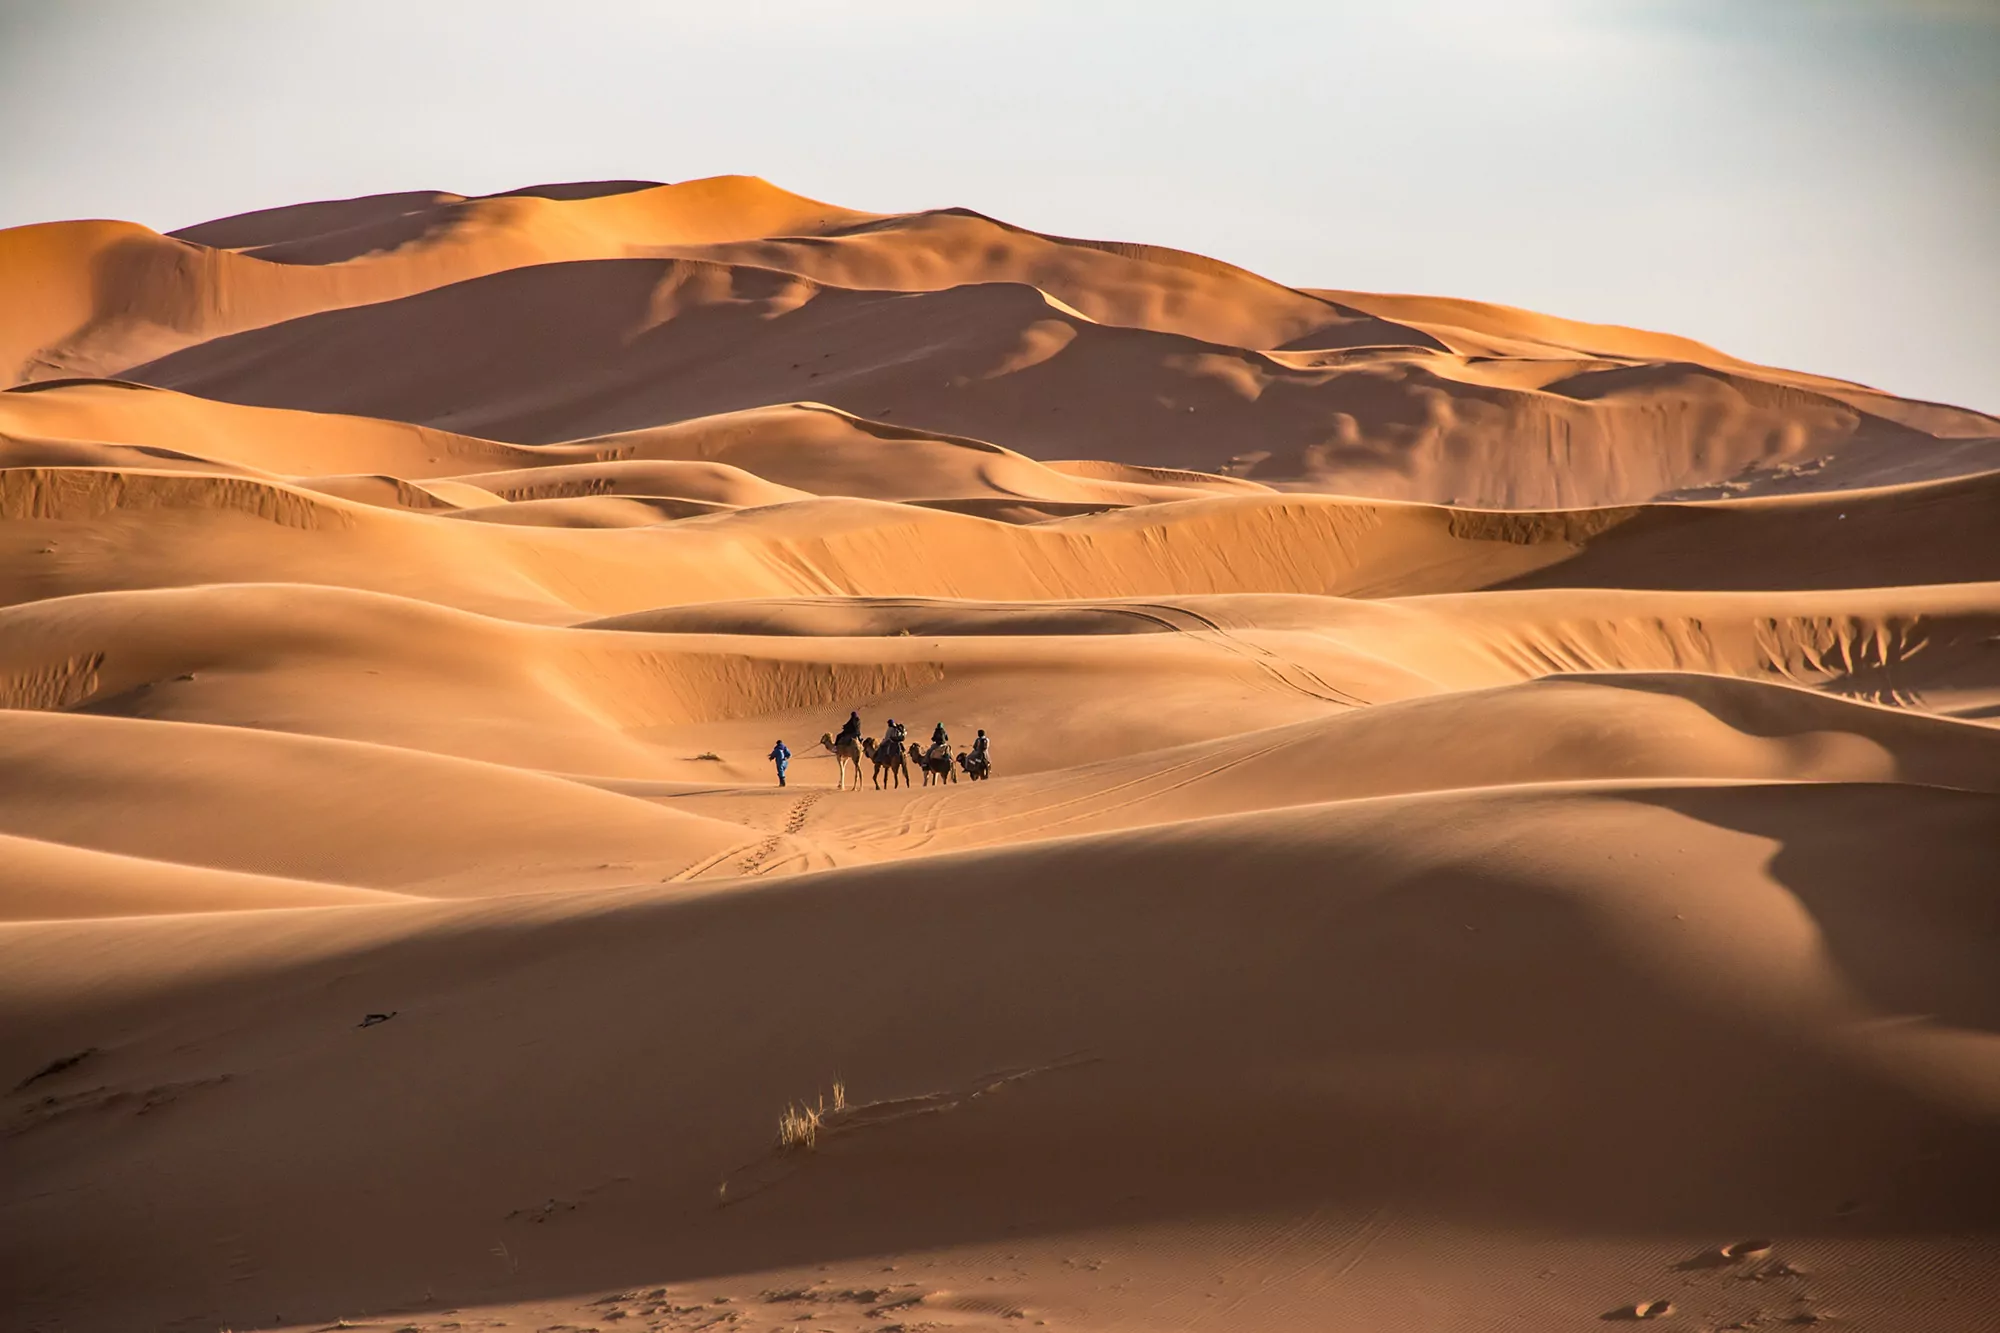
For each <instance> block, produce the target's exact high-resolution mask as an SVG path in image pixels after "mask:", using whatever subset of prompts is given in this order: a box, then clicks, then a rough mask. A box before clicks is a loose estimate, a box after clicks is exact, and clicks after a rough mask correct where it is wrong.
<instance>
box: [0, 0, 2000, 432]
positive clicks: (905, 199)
mask: <svg viewBox="0 0 2000 1333" xmlns="http://www.w3.org/2000/svg"><path fill="white" fill-rule="evenodd" d="M0 126H4V127H5V133H4V134H0V226H14V225H20V224H25V223H32V222H42V221H51V220H56V219H63V218H78V217H113V218H122V219H127V220H131V221H136V222H142V223H145V224H146V225H148V226H152V227H155V228H158V229H160V230H170V229H172V228H175V227H180V226H185V225H187V224H190V223H193V222H196V221H201V220H204V219H208V218H213V217H220V216H226V215H228V214H231V213H237V212H243V211H247V210H250V209H255V208H262V207H270V206H274V205H280V204H287V203H296V202H301V201H304V200H308V199H326V198H340V197H347V196H352V195H357V194H373V193H381V192H386V191H393V190H409V189H437V190H451V191H456V192H458V193H462V194H481V193H490V192H496V191H500V190H506V189H510V188H513V187H516V186H521V185H527V184H535V183H542V182H549V181H560V180H589V179H627V178H632V179H647V180H663V181H674V180H687V179H692V178H695V177H700V176H710V175H718V174H723V173H734V172H741V173H748V174H752V175H758V176H763V177H764V178H766V179H768V180H770V181H772V182H774V183H776V184H778V185H781V186H784V187H785V188H787V189H790V190H795V191H797V192H799V193H801V194H806V195H810V196H813V197H815V198H819V199H825V200H829V201H832V202H835V203H839V204H843V205H847V206H849V207H853V208H861V209H868V210H873V211H880V212H893V211H904V210H909V209H918V208H933V207H946V206H962V207H968V208H974V209H977V210H979V211H980V212H982V213H987V214H990V215H992V216H994V217H998V218H1002V219H1004V220H1006V221H1008V222H1012V223H1016V224H1018V225H1021V226H1026V227H1032V228H1034V229H1036V230H1038V231H1046V232H1053V233H1057V234H1061V235H1070V236H1086V237H1093V238H1101V239H1114V240H1127V241H1144V242H1150V243H1152V244H1156V245H1170V246H1176V247H1179V248H1182V249H1187V250H1194V251H1198V252H1200V253H1204V254H1209V255H1214V256H1216V257H1218V258H1222V259H1227V260H1230V261H1232V262H1234V263H1238V264H1241V265H1244V266H1245V267H1248V268H1251V269H1255V270H1257V271H1258V272H1261V273H1264V274H1266V275H1268V276H1270V277H1273V278H1276V279H1278V280H1279V281H1281V282H1287V283H1292V284H1295V285H1302V286H1322V287H1344V288H1352V289H1360V290H1371V291H1406V292H1424V293H1433V294H1442V295H1450V296H1461V297H1470V298H1474V299H1479V300H1487V301H1498V302H1503V303H1506V304H1510V305H1519V306H1526V307H1529V308H1531V309H1537V310H1544V311H1548V312H1551V313H1554V314H1559V315H1564V316H1568V317H1571V318H1577V319H1589V320H1601V321H1607V322H1612V323H1619V324H1629V325H1635V326H1638V327H1643V328H1651V329H1659V330H1663V331H1667V332H1672V333H1679V334H1684V335H1687V336H1690V337H1694V338H1699V339H1701V340H1702V341H1704V342H1708V343H1711V344H1713V345H1715V346H1717V347H1720V348H1722V349H1723V350H1725V351H1727V352H1730V353H1733V354H1735V355H1738V356H1742V357H1747V358H1749V359H1751V360H1755V361H1762V362H1766V363H1770V364H1775V365H1782V366H1786V367H1790V368H1794V369H1800V370H1808V371H1814V372H1817V373H1820V374H1826V375H1835V376H1839V377H1842V378H1847V379H1854V380H1859V381H1862V382H1864V383H1869V384H1873V385H1876V386H1878V387H1881V388H1885V389H1889V390H1891V391H1893V392H1896V393H1899V394H1904V395H1908V396H1912V397H1918V398H1928V399H1934V400H1938V401H1944V402H1951V403H1956V404H1959V405H1962V406H1968V407H1974V408H1978V409H1982V410H1985V411H1988V412H1996V413H2000V0H1393V2H1392V0H1361V2H1349V0H1315V2H1313V3H1304V2H1301V3H1291V4H1287V3H1276V2H1274V3H1264V4H1259V5H1244V4H1222V3H1210V4H1192V3H1177V2H1176V0H1149V2H1145V3H1121V2H1114V0H1104V2H1102V3H1090V2H1089V0H1050V2H1048V3H1038V2H1037V0H1013V2H1011V3H981V2H976V0H965V2H963V3H950V2H949V0H933V2H932V3H915V2H914V0H878V2H877V3H870V4H861V3H837V2H835V0H791V2H790V3H775V2H770V0H732V2H731V3H727V4H713V3H696V2H694V0H686V2H685V3H669V2H666V0H654V2H652V3H640V2H638V0H631V2H628V3H613V2H611V0H563V3H560V4H550V3H545V2H544V3H514V2H513V0H476V2H475V0H465V2H461V0H338V3H324V2H322V0H283V2H281V3H273V2H270V0H248V2H241V3H239V2H237V0H176V3H172V4H167V3H148V2H143V0H126V2H125V3H118V2H116V0H0Z"/></svg>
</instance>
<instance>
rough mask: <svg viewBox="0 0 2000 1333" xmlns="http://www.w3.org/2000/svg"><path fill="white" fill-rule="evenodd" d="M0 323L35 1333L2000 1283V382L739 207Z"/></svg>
mask: <svg viewBox="0 0 2000 1333" xmlns="http://www.w3.org/2000/svg"><path fill="white" fill-rule="evenodd" d="M0 294H4V295H5V296H6V297H7V299H6V300H5V301H0V370H4V371H6V372H7V374H8V376H9V379H10V382H11V383H12V384H13V387H12V388H9V389H8V390H7V391H6V392H4V393H0V866H4V867H5V873H0V1093H4V1095H5V1097H6V1101H5V1105H4V1107H0V1114H4V1116H5V1121H4V1127H0V1155H4V1158H5V1161H6V1169H5V1170H4V1171H0V1308H4V1309H7V1310H8V1311H10V1317H11V1315H12V1312H15V1311H19V1312H22V1314H21V1316H20V1322H22V1326H23V1327H25V1328H31V1329H37V1330H42V1329H48V1330H53V1329H64V1330H72V1331H75V1330H91V1331H94V1330H105V1331H106V1333H110V1331H111V1330H124V1329H129V1328H185V1329H194V1328H210V1327H215V1328H249V1327H283V1328H296V1329H305V1328H325V1327H329V1326H335V1325H337V1324H339V1323H341V1322H343V1321H344V1322H345V1323H346V1324H348V1325H350V1326H360V1325H364V1324H368V1323H370V1322H371V1321H372V1323H373V1324H374V1325H377V1326H382V1327H388V1328H396V1329H421V1330H425V1333H429V1330H432V1329H438V1330H443V1329H446V1328H454V1327H457V1328H467V1327H474V1326H500V1325H501V1324H502V1323H504V1324H505V1325H507V1326H513V1327H532V1328H558V1327H567V1328H578V1329H581V1328H600V1327H609V1326H610V1325H611V1324H612V1323H614V1322H618V1321H625V1323H624V1324H623V1325H621V1326H629V1327H633V1328H646V1329H648V1330H657V1331H659V1333H665V1331H666V1330H681V1329H695V1328H721V1327H752V1328H756V1327H764V1326H766V1325H770V1326H779V1327H812V1328H824V1329H833V1330H839V1331H840V1333H852V1331H853V1330H860V1329H880V1328H885V1327H896V1326H901V1327H945V1326H950V1327H958V1328H967V1329H986V1330H998V1329H1004V1328H1016V1327H1023V1326H1029V1327H1034V1326H1040V1325H1042V1324H1047V1325H1048V1326H1050V1327H1070V1328H1078V1327H1082V1328H1104V1329H1118V1330H1124V1329H1130V1330H1134V1333H1138V1331H1140V1330H1153V1329H1159V1328H1167V1327H1172V1328H1188V1329H1213V1330H1218V1331H1221V1330H1227V1331H1229V1333H1233V1331H1234V1330H1237V1329H1243V1328H1260V1329H1264V1328H1268V1329H1279V1330H1282V1329H1300V1330H1305V1329H1313V1330H1325V1329H1334V1330H1340V1331H1341V1333H1346V1331H1348V1330H1354V1331H1355V1333H1359V1330H1363V1329H1375V1328H1384V1327H1417V1326H1421V1327H1426V1328H1437V1329H1442V1330H1447V1331H1448V1333H1478V1331H1479V1330H1486V1329H1493V1330H1501V1329H1518V1328H1522V1327H1529V1326H1533V1327H1548V1328H1563V1327H1577V1328H1581V1327H1585V1326H1590V1327H1595V1326H1597V1324H1598V1323H1599V1321H1600V1320H1602V1319H1604V1318H1606V1317H1613V1318H1616V1317H1624V1316H1630V1315H1631V1312H1632V1311H1634V1310H1638V1309H1642V1308H1645V1309H1651V1308H1655V1306H1656V1303H1663V1302H1668V1301H1671V1303H1672V1304H1673V1305H1674V1308H1675V1310H1676V1312H1677V1313H1675V1314H1674V1315H1670V1316H1662V1318H1663V1319H1665V1320H1666V1322H1667V1323H1668V1324H1672V1325H1673V1326H1676V1327H1678V1326H1681V1324H1686V1326H1688V1327H1695V1326H1697V1324H1696V1322H1694V1321H1699V1325H1698V1326H1699V1327H1702V1328H1712V1329H1728V1328H1759V1327H1767V1326H1776V1325H1780V1324H1795V1325H1801V1326H1803V1325H1806V1324H1811V1323H1817V1322H1820V1321H1836V1326H1853V1327H1868V1328H1887V1329H1910V1330H1917V1329H1925V1330H1929V1329H1936V1328H1974V1327H1980V1326H1983V1323H1984V1322H1990V1320H1989V1319H1988V1316H1989V1315H1990V1312H1991V1310H1992V1309H1993V1308H1995V1306H1996V1303H2000V1207H1996V1203H1995V1201H1996V1200H2000V1139H1996V1138H1995V1135H1994V1132H1993V1125H1994V1124H1995V1123H1996V1118H2000V985H1996V981H1995V976H1996V973H1995V970H1994V968H1993V967H1992V966H1991V962H1992V958H1991V955H1992V950H1993V945H1994V941H1995V940H1996V938H2000V935H1996V931H2000V914H1996V908H1995V900H1994V896H1993V888H1992V878H1993V877H1992V873H1991V870H1992V866H1993V864H1994V863H1995V858H1996V857H2000V841H1996V839H2000V807H1996V804H1995V803H1996V801H2000V729H1996V726H2000V648H1996V645H2000V544H1996V543H1995V542H1994V541H1993V540H1992V539H1991V534H1992V532H1993V531H1994V530H1995V523H1996V521H2000V512H1996V511H1995V505H1996V496H2000V481H1996V478H2000V467H1997V466H1996V459H2000V423H1996V422H1994V421H1993V420H1992V419H1990V418H1987V417H1984V416H1981V415H1980V414H1978V413H1975V412H1971V411H1967V410H1962V409H1958V408H1952V407H1947V406H1942V405H1937V404H1926V403H1914V402H1907V401H1903V400H1898V399H1895V398H1892V397H1890V396H1888V395H1885V394H1882V393H1880V392H1878V391H1876V390H1872V389H1869V388H1866V387H1865V386H1859V385H1852V384H1845V383H1842V382H1839V381H1834V380H1829V379H1825V378H1822V377H1817V376H1813V375H1810V374H1806V373H1802V372H1794V371H1782V370H1774V369H1771V368H1769V367H1761V366H1755V365H1751V364H1748V363H1745V362H1742V361H1740V360H1737V359H1735V358H1732V357H1730V356H1728V355H1726V354H1724V353H1722V352H1718V351H1716V350H1714V349H1711V348H1707V347H1704V346H1702V345H1700V344H1698V343H1694V342H1692V341H1689V340H1687V339H1682V338H1677V337H1673V336H1670V335H1665V334H1656V333H1649V332H1644V331H1639V330H1631V329H1620V328H1610V327H1605V326H1595V325H1588V324H1582V323H1577V322H1574V321H1568V320H1563V319H1559V318H1555V317H1551V316H1544V315H1538V314H1534V313H1531V312H1526V311H1519V310H1511V309H1506V308H1502V307H1494V306H1484V305H1479V304H1476V303H1472V302H1465V301H1457V300H1451V299H1447V298H1432V297H1414V296H1379V295H1369V294H1365V293H1354V292H1345V291H1337V290H1332V289H1327V290H1318V289H1313V290H1304V289H1293V288H1287V287H1284V286H1282V285H1280V284H1277V283H1273V282H1270V281H1269V280H1267V279H1264V278H1261V277H1259V276H1257V275H1255V274H1252V273H1248V272H1246V271H1244V270H1241V269H1238V268H1234V267H1232V266H1230V265H1228V264H1226V263H1222V262H1219V261H1216V260H1211V259H1207V258H1204V257H1201V256H1195V255H1188V254H1183V253H1180V252H1176V251H1171V250H1165V249H1159V248H1156V247H1150V246H1145V245H1140V244H1125V243H1112V242H1100V241H1085V240H1078V239H1073V238H1064V237H1055V236H1046V235H1041V234H1038V233H1033V232H1028V231H1025V230H1023V229H1020V228H1017V227H1013V226H1010V225H1008V224H1006V223H1003V222H999V221H996V220H994V219H990V218H986V217H982V216H980V215H978V214H974V213H970V212H968V211H965V210H960V209H943V210H937V211H931V212H924V213H914V214H900V215H878V214H869V213H861V212H855V211H853V210H848V209H843V208H839V207H836V206H833V205H828V204H821V203H817V202H815V201H812V200H808V199H803V198H801V197H799V196H796V195H791V194H788V193H786V192H784V191H782V190H779V189H777V188H775V187H772V186H769V185H766V184H765V183H763V182H761V181H756V180H754V179H751V178H742V177H727V178H719V179H716V180H709V181H692V182H684V183H681V184H676V185H655V184H651V183H648V182H640V181H602V182H582V183H576V184H570V185H561V184H557V185H542V186H533V187H527V188H524V189H521V190H516V191H510V192H508V193H505V194H500V195H493V196H486V197H481V198H468V197H465V196H462V195H457V194H451V193H444V192H414V193H404V194H392V195H378V196H369V197H364V198H360V199H353V200H341V201H329V202H323V203H309V204H302V205H297V206H293V207H287V208H276V209H270V210H264V211H260V212H256V213H250V214H244V215H241V216H238V217H233V218H226V219H221V220H218V221H215V222H209V223H202V224H199V225H196V226H192V227H188V228H185V229H183V230H182V231H180V232H177V233H175V234H173V235H172V236H161V235H158V234H156V233H153V232H150V231H147V230H145V229H144V228H140V227H136V226H133V225H131V224H124V223H111V222H92V223H61V224H52V225H50V226H46V227H36V228H23V229H17V230H16V231H13V232H6V233H0ZM849 710H855V711H858V712H859V713H860V715H861V719H862V724H863V731H862V734H863V736H864V737H865V738H867V739H868V740H870V741H871V742H872V741H879V740H881V739H882V738H883V737H884V735H885V728H886V727H887V725H888V722H889V720H890V719H891V718H894V719H897V720H898V722H899V723H900V724H901V725H903V726H904V727H905V728H906V730H907V735H908V739H909V740H910V741H913V742H916V743H917V746H918V751H919V752H920V753H921V751H922V749H923V747H924V746H925V745H926V744H927V743H928V741H929V739H930V736H931V734H932V729H933V728H934V727H939V726H942V727H943V728H945V729H946V730H947V731H948V733H949V736H950V746H949V749H950V750H951V751H952V754H953V759H954V762H952V763H950V764H948V765H945V767H947V768H949V770H950V773H949V777H950V778H952V779H955V780H951V781H948V780H946V775H945V774H944V773H943V772H936V773H932V774H931V775H930V776H929V777H928V778H926V777H925V774H924V772H923V771H922V768H921V766H920V765H918V764H914V763H912V764H910V765H908V767H909V769H910V774H909V776H910V777H911V778H913V779H916V781H915V782H914V783H913V784H911V785H898V783H897V781H896V777H897V775H896V773H895V772H894V769H893V766H888V765H884V766H882V767H881V768H877V767H876V766H875V765H873V764H871V763H866V762H864V763H863V765H862V769H863V772H862V773H861V775H860V776H859V777H856V776H855V775H854V773H853V772H852V770H851V769H850V770H848V771H847V772H846V773H844V774H843V773H837V772H836V763H837V761H836V757H835V754H834V753H833V751H832V749H831V747H829V746H823V745H821V744H820V743H819V741H818V740H817V738H819V737H820V736H822V735H823V734H826V735H828V737H829V740H830V739H831V733H834V732H836V731H837V730H838V728H839V726H840V722H841V719H842V718H844V717H845V716H846V715H847V714H848V712H849ZM982 729H983V730H985V731H986V733H987V734H988V736H989V739H990V740H991V743H992V774H993V776H992V778H991V780H988V781H973V780H971V778H972V776H973V771H972V769H971V768H969V767H967V766H964V765H961V764H958V763H957V762H955V761H956V758H957V756H958V755H959V754H962V753H964V752H966V751H968V750H969V749H970V748H971V745H972V742H973V738H974V736H975V735H977V734H978V733H979V732H980V731H981V730H982ZM780 740H782V742H783V743H784V744H785V745H786V746H787V747H788V748H789V750H790V752H791V759H790V760H789V768H788V770H787V771H786V774H785V785H783V786H779V785H778V782H777V779H778V772H777V771H776V769H775V768H774V765H773V762H772V760H771V758H770V756H771V755H772V753H773V746H774V742H778V741H780ZM877 748H878V749H879V747H877ZM857 783H858V788H857ZM8 1071H12V1072H8ZM781 1116H783V1117H784V1119H783V1121H782V1124H783V1126H784V1128H783V1129H782V1131H781ZM1412 1293H1418V1294H1420V1297H1421V1299H1420V1300H1419V1299H1418V1297H1417V1296H1413V1294H1412ZM1413 1302H1414V1303H1413ZM1621 1311H1622V1312H1624V1316H1620V1314H1619V1312H1621ZM1676 1321H1679V1322H1676Z"/></svg>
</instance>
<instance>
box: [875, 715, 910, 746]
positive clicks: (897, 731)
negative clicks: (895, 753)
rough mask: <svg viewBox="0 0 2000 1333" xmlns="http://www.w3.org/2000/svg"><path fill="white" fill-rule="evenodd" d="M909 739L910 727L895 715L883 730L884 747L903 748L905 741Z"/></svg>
mask: <svg viewBox="0 0 2000 1333" xmlns="http://www.w3.org/2000/svg"><path fill="white" fill-rule="evenodd" d="M909 739H910V729H909V728H908V727H906V726H904V725H903V724H902V723H900V722H898V721H897V720H896V719H895V718H893V717H892V718H890V719H889V725H888V726H887V727H886V728H885V729H884V730H883V732H882V745H883V748H885V749H889V748H894V749H898V750H900V749H902V748H903V743H904V742H905V741H907V740H909Z"/></svg>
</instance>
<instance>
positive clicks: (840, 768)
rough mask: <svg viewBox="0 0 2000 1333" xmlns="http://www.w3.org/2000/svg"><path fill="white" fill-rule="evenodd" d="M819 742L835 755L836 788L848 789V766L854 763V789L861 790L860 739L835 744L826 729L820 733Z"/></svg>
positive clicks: (836, 789) (829, 752)
mask: <svg viewBox="0 0 2000 1333" xmlns="http://www.w3.org/2000/svg"><path fill="white" fill-rule="evenodd" d="M819 743H820V745H821V747H823V748H824V749H825V750H826V752H827V753H828V754H831V755H832V756H833V762H834V769H835V776H834V790H835V791H846V790H847V766H848V765H849V764H852V765H854V790H856V791H860V790H861V743H860V742H859V741H841V742H840V743H839V744H838V745H836V744H834V740H833V737H832V736H830V735H828V734H827V733H826V732H824V731H822V732H821V733H820V734H819Z"/></svg>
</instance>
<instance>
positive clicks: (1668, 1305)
mask: <svg viewBox="0 0 2000 1333" xmlns="http://www.w3.org/2000/svg"><path fill="white" fill-rule="evenodd" d="M1673 1312H1674V1303H1673V1302H1672V1301H1640V1302H1638V1303H1637V1304H1636V1305H1621V1306H1619V1307H1618V1308H1617V1309H1616V1310H1610V1311H1607V1312H1606V1313H1605V1314H1603V1315H1602V1316H1600V1317H1601V1318H1604V1319H1664V1318H1666V1317H1667V1316H1668V1315H1670V1314H1672V1313H1673Z"/></svg>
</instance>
